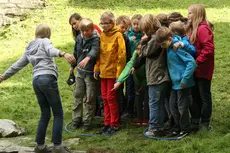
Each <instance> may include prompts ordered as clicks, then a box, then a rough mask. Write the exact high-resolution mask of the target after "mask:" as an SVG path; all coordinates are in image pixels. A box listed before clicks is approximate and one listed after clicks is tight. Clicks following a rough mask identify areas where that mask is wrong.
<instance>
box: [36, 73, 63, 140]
mask: <svg viewBox="0 0 230 153" xmlns="http://www.w3.org/2000/svg"><path fill="white" fill-rule="evenodd" d="M33 88H34V91H35V94H36V96H37V100H38V104H39V106H40V109H41V117H40V120H39V124H38V129H37V135H36V142H37V144H44V143H45V136H46V129H47V126H48V124H49V120H50V117H51V109H52V112H53V116H54V120H53V130H52V142H53V143H54V144H61V143H62V127H63V110H62V104H61V98H60V94H59V90H58V84H57V78H56V77H55V76H54V75H40V76H36V77H35V78H34V79H33Z"/></svg>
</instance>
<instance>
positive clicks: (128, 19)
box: [116, 15, 131, 26]
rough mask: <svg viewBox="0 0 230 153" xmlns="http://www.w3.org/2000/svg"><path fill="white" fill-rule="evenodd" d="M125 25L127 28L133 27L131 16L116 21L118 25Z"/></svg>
mask: <svg viewBox="0 0 230 153" xmlns="http://www.w3.org/2000/svg"><path fill="white" fill-rule="evenodd" d="M121 23H122V24H124V25H126V26H130V25H131V20H130V18H129V16H127V15H121V16H119V17H118V18H117V19H116V24H117V25H118V24H121Z"/></svg>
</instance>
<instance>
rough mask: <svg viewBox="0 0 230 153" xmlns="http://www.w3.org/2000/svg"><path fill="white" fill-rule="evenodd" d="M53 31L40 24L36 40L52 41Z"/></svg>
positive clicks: (36, 32)
mask: <svg viewBox="0 0 230 153" xmlns="http://www.w3.org/2000/svg"><path fill="white" fill-rule="evenodd" d="M50 36H51V29H50V27H49V26H48V25H47V24H39V25H38V26H37V28H36V30H35V37H36V38H48V39H50Z"/></svg>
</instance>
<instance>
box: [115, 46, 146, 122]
mask: <svg viewBox="0 0 230 153" xmlns="http://www.w3.org/2000/svg"><path fill="white" fill-rule="evenodd" d="M140 49H141V43H140V42H139V43H138V44H137V48H136V51H134V53H133V56H132V58H131V60H130V61H129V62H128V63H127V64H126V66H125V68H124V70H123V71H122V73H121V75H120V76H119V78H118V79H117V82H116V83H115V84H114V88H113V89H118V88H119V86H120V85H121V84H122V83H123V82H124V81H125V80H126V79H127V78H128V77H129V75H130V74H133V78H134V83H135V105H136V110H137V120H136V125H138V126H141V125H147V123H148V118H149V107H148V88H147V83H146V74H145V65H142V66H141V67H140V68H138V69H136V70H135V71H133V64H134V62H135V60H136V58H137V57H138V56H140V54H141V53H140Z"/></svg>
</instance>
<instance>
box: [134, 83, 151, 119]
mask: <svg viewBox="0 0 230 153" xmlns="http://www.w3.org/2000/svg"><path fill="white" fill-rule="evenodd" d="M135 90H136V93H135V105H136V110H137V118H139V119H148V118H149V94H148V87H147V86H146V87H139V86H135Z"/></svg>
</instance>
